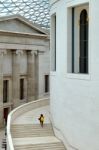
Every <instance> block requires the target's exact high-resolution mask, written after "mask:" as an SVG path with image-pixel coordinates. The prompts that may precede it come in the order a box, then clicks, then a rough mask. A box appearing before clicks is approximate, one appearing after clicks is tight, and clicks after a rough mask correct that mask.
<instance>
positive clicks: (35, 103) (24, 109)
mask: <svg viewBox="0 0 99 150" xmlns="http://www.w3.org/2000/svg"><path fill="white" fill-rule="evenodd" d="M48 104H49V98H44V99H39V100H35V101H32V102H29V103H26V104H23V105H21V106H19V107H17V108H15V109H14V110H12V111H11V112H10V113H9V115H8V120H7V150H14V145H13V141H12V136H11V124H12V122H13V121H14V120H15V119H16V118H17V117H18V116H19V115H21V114H23V113H25V112H27V111H30V110H33V109H36V108H39V107H42V106H46V105H48Z"/></svg>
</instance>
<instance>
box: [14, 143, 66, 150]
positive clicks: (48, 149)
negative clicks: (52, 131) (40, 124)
mask: <svg viewBox="0 0 99 150" xmlns="http://www.w3.org/2000/svg"><path fill="white" fill-rule="evenodd" d="M15 150H66V149H65V147H64V145H63V143H61V142H56V143H43V144H29V145H15Z"/></svg>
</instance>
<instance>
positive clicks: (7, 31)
mask: <svg viewBox="0 0 99 150" xmlns="http://www.w3.org/2000/svg"><path fill="white" fill-rule="evenodd" d="M13 24H14V26H13ZM41 53H42V55H41ZM43 57H44V59H45V58H46V57H47V58H48V59H49V36H48V33H47V32H46V31H45V30H43V29H41V28H40V27H38V26H37V27H36V25H34V24H32V23H31V22H29V21H28V20H26V19H25V18H23V17H21V16H16V15H15V16H10V17H4V18H0V114H2V115H0V126H2V125H3V122H4V119H3V118H4V117H3V116H4V114H5V115H7V112H8V111H10V110H11V109H13V108H15V107H17V106H19V105H21V104H23V103H26V102H28V101H32V100H34V99H36V98H38V97H43V96H44V94H45V93H44V92H43V88H42V89H41V90H42V91H40V90H39V88H38V86H39V85H40V86H41V87H43V85H42V84H41V80H42V78H43V76H44V74H46V73H47V74H49V60H47V62H48V63H47V65H46V66H45V65H44V69H43V68H42V72H40V66H39V65H40V64H42V66H43V64H44V59H43V60H42V61H40V60H41V58H43ZM39 59H40V60H39ZM4 97H5V98H4ZM6 97H7V99H6ZM4 99H5V100H4ZM4 109H6V110H7V111H6V110H4ZM4 111H6V113H4Z"/></svg>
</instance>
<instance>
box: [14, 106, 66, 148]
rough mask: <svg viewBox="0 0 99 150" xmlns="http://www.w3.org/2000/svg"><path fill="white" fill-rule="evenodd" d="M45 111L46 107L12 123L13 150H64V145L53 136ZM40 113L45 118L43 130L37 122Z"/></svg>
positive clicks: (25, 114)
mask: <svg viewBox="0 0 99 150" xmlns="http://www.w3.org/2000/svg"><path fill="white" fill-rule="evenodd" d="M47 109H48V107H47V106H46V107H45V108H44V107H41V108H40V109H39V110H38V109H36V110H37V111H34V110H33V112H31V111H30V112H28V113H24V114H23V115H22V116H19V117H20V118H17V120H15V121H14V122H13V124H12V125H11V136H12V140H13V145H14V150H66V148H65V146H64V144H63V143H62V142H61V141H60V140H59V139H57V138H56V137H55V135H54V131H53V128H52V124H51V122H50V119H49V111H48V110H47ZM41 113H43V114H44V116H45V123H44V126H43V128H42V127H41V126H40V124H39V121H38V120H37V118H38V116H39V115H40V114H41ZM32 118H33V119H34V122H33V123H32V122H31V120H32ZM22 121H23V122H22ZM37 121H38V122H37Z"/></svg>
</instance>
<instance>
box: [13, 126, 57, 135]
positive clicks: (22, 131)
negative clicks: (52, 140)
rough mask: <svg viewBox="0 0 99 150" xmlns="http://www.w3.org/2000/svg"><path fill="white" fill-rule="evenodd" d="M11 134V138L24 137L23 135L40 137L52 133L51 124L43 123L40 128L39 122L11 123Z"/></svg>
mask: <svg viewBox="0 0 99 150" xmlns="http://www.w3.org/2000/svg"><path fill="white" fill-rule="evenodd" d="M11 134H12V137H13V138H24V137H41V136H51V135H54V132H53V129H52V126H51V124H44V127H43V128H42V127H41V126H40V125H39V124H35V125H31V124H21V125H12V126H11Z"/></svg>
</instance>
